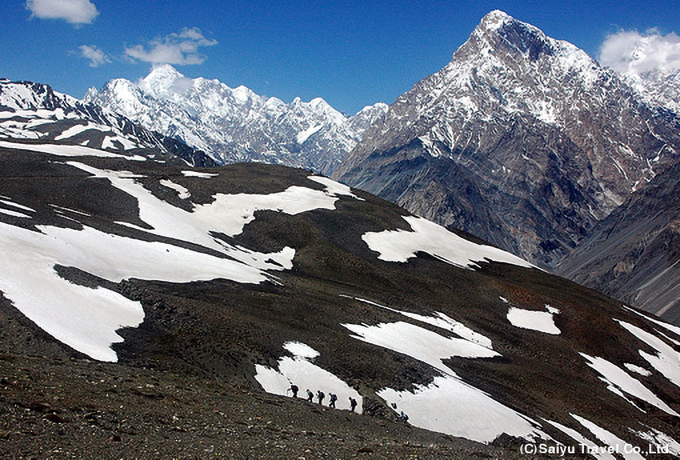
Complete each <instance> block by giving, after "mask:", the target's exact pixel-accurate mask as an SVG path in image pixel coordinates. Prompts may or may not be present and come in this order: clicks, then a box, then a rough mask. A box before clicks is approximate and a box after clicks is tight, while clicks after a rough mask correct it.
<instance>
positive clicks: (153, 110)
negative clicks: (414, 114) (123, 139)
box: [84, 65, 387, 174]
mask: <svg viewBox="0 0 680 460" xmlns="http://www.w3.org/2000/svg"><path fill="white" fill-rule="evenodd" d="M84 100H85V101H87V102H91V103H95V104H98V105H100V106H102V107H106V108H108V109H110V110H112V111H115V112H118V113H121V114H123V115H125V116H126V117H128V118H130V119H132V120H134V121H136V122H139V123H140V124H142V125H143V126H146V127H147V128H148V129H153V130H155V131H159V132H162V133H164V134H165V135H168V136H171V137H175V138H177V139H181V140H182V141H184V142H186V143H187V144H188V145H190V146H192V147H195V148H198V149H200V150H202V151H205V152H207V153H208V154H209V155H210V156H211V157H212V158H213V159H214V160H215V161H216V162H218V163H233V162H237V161H259V162H265V163H276V164H284V165H288V166H296V167H304V168H308V169H313V170H315V171H318V172H321V173H324V174H330V173H331V172H332V171H333V170H334V169H335V167H336V166H337V165H338V164H339V163H340V161H341V160H342V159H343V158H344V157H345V155H346V154H347V153H348V152H349V151H350V150H351V149H352V148H353V147H354V146H355V145H356V144H357V142H359V140H360V139H361V136H362V134H363V132H364V131H365V130H366V128H367V127H368V126H369V125H370V123H371V122H372V121H373V119H375V118H376V117H379V116H381V115H382V114H383V113H384V112H385V111H386V109H387V105H386V104H382V103H379V104H376V105H373V106H368V107H366V108H364V109H363V110H362V111H360V112H359V113H358V114H356V115H354V116H352V117H347V116H345V115H344V114H342V113H340V112H338V111H337V110H335V109H333V108H332V107H331V106H330V105H328V103H326V102H325V101H324V100H323V99H321V98H316V99H313V100H311V101H310V102H303V101H302V100H300V99H299V98H296V99H295V100H294V101H293V102H291V103H290V104H286V103H284V102H283V101H281V100H280V99H277V98H274V97H271V98H265V97H262V96H259V95H257V94H255V93H254V92H253V91H251V90H250V89H248V88H246V87H244V86H239V87H237V88H230V87H229V86H227V85H225V84H224V83H221V82H219V81H218V80H207V79H204V78H196V79H190V78H187V77H185V76H184V75H182V74H181V73H179V72H178V71H177V70H176V69H175V68H174V67H172V66H170V65H163V66H159V67H157V68H155V69H154V70H153V71H152V72H151V73H150V74H149V75H148V76H147V77H146V78H144V79H143V80H142V81H141V82H140V83H139V84H134V83H132V82H130V81H128V80H125V79H118V80H112V81H110V82H108V83H107V84H106V85H104V87H103V88H102V89H100V90H96V89H92V90H90V91H89V92H88V94H87V95H86V97H85V99H84Z"/></svg>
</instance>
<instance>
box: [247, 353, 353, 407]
mask: <svg viewBox="0 0 680 460" xmlns="http://www.w3.org/2000/svg"><path fill="white" fill-rule="evenodd" d="M283 347H284V348H285V349H286V350H287V351H288V352H289V353H291V354H292V355H293V357H292V358H291V357H288V356H284V357H283V358H281V359H280V360H279V363H278V364H279V365H278V370H276V369H271V368H268V367H266V366H262V365H259V364H258V365H256V366H255V371H256V374H255V380H257V381H258V383H259V384H260V385H262V388H264V390H265V391H266V392H268V393H272V394H278V395H283V396H292V393H291V390H290V387H291V385H292V384H295V385H297V386H298V387H299V388H300V392H299V393H298V397H299V398H305V399H306V390H307V389H309V390H311V392H312V393H313V394H314V402H316V401H317V398H316V393H317V391H319V390H320V391H323V392H324V393H325V395H326V397H325V399H324V405H328V403H329V402H330V393H334V394H335V395H337V397H338V401H337V402H336V404H335V407H336V409H346V410H350V402H349V398H350V397H352V398H354V399H356V401H357V407H356V409H355V412H357V413H361V407H362V401H363V398H362V397H361V395H360V394H359V393H358V392H357V391H356V390H354V389H353V388H351V387H350V386H349V385H347V383H345V382H343V381H342V380H340V379H339V378H338V377H336V376H335V375H333V374H331V373H330V372H328V371H326V370H324V369H322V368H320V367H319V366H317V365H315V364H314V363H313V362H312V360H313V359H314V358H316V357H317V356H319V352H317V351H316V350H314V349H313V348H312V347H310V346H308V345H306V344H304V343H300V342H287V343H285V344H284V345H283Z"/></svg>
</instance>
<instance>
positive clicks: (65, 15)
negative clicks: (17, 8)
mask: <svg viewBox="0 0 680 460" xmlns="http://www.w3.org/2000/svg"><path fill="white" fill-rule="evenodd" d="M26 9H28V10H29V11H30V12H31V17H36V18H39V19H63V20H64V21H66V22H69V23H71V24H91V23H92V21H94V19H95V18H96V17H97V16H98V15H99V11H97V7H96V6H95V5H94V3H92V2H90V0H26Z"/></svg>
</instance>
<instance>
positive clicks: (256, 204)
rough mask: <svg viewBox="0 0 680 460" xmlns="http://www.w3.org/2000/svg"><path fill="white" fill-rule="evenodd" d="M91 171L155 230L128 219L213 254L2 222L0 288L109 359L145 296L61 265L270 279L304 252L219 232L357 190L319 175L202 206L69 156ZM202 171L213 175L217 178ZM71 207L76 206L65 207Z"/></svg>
mask: <svg viewBox="0 0 680 460" xmlns="http://www.w3.org/2000/svg"><path fill="white" fill-rule="evenodd" d="M0 146H4V147H12V148H24V149H27V150H28V149H30V150H33V151H42V152H46V153H51V154H54V155H65V156H83V155H90V156H92V155H94V156H103V157H110V156H115V157H118V158H128V159H129V157H122V156H120V155H115V154H112V153H109V152H102V151H100V150H95V149H90V148H87V147H78V146H63V145H30V146H28V145H25V146H21V145H20V144H14V143H9V142H2V141H0ZM66 164H68V165H70V166H72V167H74V168H78V169H80V170H83V171H86V172H88V173H90V174H91V175H92V177H97V178H106V179H108V180H109V181H110V183H111V184H112V185H113V186H114V187H116V188H118V189H120V190H122V191H124V192H126V193H127V194H129V195H131V196H133V197H134V198H136V200H137V202H138V207H139V210H140V218H141V219H142V220H143V221H144V222H145V223H147V224H148V225H149V226H151V227H152V229H151V230H147V229H143V228H141V227H137V226H134V225H131V224H129V223H121V224H122V225H126V226H128V227H132V228H135V229H137V230H139V231H143V232H147V233H149V234H151V235H157V236H163V237H168V238H172V239H174V240H180V241H185V242H189V243H194V244H197V245H199V246H202V247H204V248H207V249H210V250H212V251H214V252H213V253H212V254H211V253H210V251H208V250H206V251H205V252H203V251H197V250H190V249H185V248H182V247H179V246H175V245H172V244H167V243H161V242H148V241H143V240H138V239H133V238H126V237H121V236H117V235H113V234H108V233H104V232H102V231H99V230H96V229H94V228H91V227H88V226H84V227H83V228H82V230H73V229H67V228H61V227H51V226H39V227H38V230H39V231H31V230H28V229H25V228H21V227H17V226H12V225H8V224H4V223H1V222H0V250H1V251H2V254H3V257H2V260H1V261H0V290H1V291H2V292H3V293H4V295H5V296H6V297H7V298H8V299H10V300H11V301H12V302H13V303H14V305H15V307H16V308H18V309H19V310H20V311H21V312H22V313H23V314H24V315H26V317H28V318H29V319H31V320H32V321H33V322H35V323H36V324H37V325H38V326H39V327H41V328H42V329H43V330H45V331H46V332H48V333H49V334H51V335H52V336H53V337H55V338H56V339H58V340H60V341H61V342H63V343H65V344H67V345H69V346H71V347H73V348H74V349H76V350H78V351H80V352H82V353H85V354H87V355H88V356H90V357H92V358H94V359H98V360H102V361H116V360H117V356H116V354H115V352H114V351H113V350H112V349H111V344H113V343H117V342H120V341H122V338H121V337H120V336H119V335H118V334H116V331H117V330H118V329H120V328H122V327H136V326H138V325H139V324H140V323H141V322H142V321H143V319H144V311H143V309H142V307H141V305H140V304H139V303H137V302H132V301H130V300H128V299H126V298H124V297H122V296H121V295H119V294H117V293H115V292H112V291H109V290H106V289H103V288H98V289H91V288H86V287H83V286H79V285H76V284H73V283H70V282H68V281H66V280H64V279H63V278H61V277H60V276H59V275H58V274H57V272H56V270H55V266H56V265H61V266H65V267H75V268H78V269H80V270H83V271H85V272H87V273H90V274H92V275H95V276H98V277H101V278H104V279H106V280H109V281H112V282H120V281H121V280H123V279H129V278H133V277H134V278H138V279H146V280H159V281H168V282H177V283H185V282H191V281H202V280H212V279H217V278H223V279H229V280H232V281H235V282H239V283H261V282H263V281H266V280H271V279H272V277H271V275H269V274H267V273H266V272H265V270H269V271H272V270H281V269H290V268H292V265H293V257H294V255H295V250H294V249H292V248H284V249H283V250H282V251H280V252H278V253H259V252H256V251H251V250H248V249H246V248H242V247H235V246H231V245H228V244H226V243H225V242H223V241H220V240H218V239H215V238H213V237H212V235H211V233H212V232H216V233H222V234H226V235H236V234H239V233H240V232H241V231H242V230H243V227H244V226H245V225H246V224H247V223H249V222H252V221H253V220H254V219H255V217H254V214H255V212H256V211H259V210H273V211H278V212H285V213H288V214H297V213H301V212H305V211H310V210H313V209H335V202H336V201H337V200H338V196H339V195H346V196H353V195H352V194H351V192H350V190H349V188H348V187H346V186H344V185H341V184H337V183H335V182H332V181H330V180H328V179H325V178H317V177H310V179H311V180H312V181H314V182H317V183H320V184H321V185H324V187H326V189H325V190H315V189H311V188H306V187H300V186H296V187H290V188H288V189H287V190H285V191H283V192H280V193H273V194H269V195H256V194H250V195H247V194H238V195H228V194H218V195H217V196H215V200H214V202H213V203H211V204H205V205H197V206H195V208H194V210H193V212H188V211H185V210H183V209H180V208H176V207H174V206H172V205H171V204H169V203H167V202H165V201H162V200H159V199H158V198H156V197H155V196H154V195H153V194H152V193H151V192H150V191H149V190H147V189H145V188H144V187H143V185H142V184H140V183H139V182H137V179H139V176H136V175H134V174H132V173H128V172H120V171H105V170H100V169H97V168H93V167H91V166H88V165H85V164H84V163H80V162H75V161H71V162H68V163H66ZM202 174H203V173H197V174H186V175H194V176H196V175H198V177H212V175H202ZM162 185H163V186H165V187H169V188H172V189H174V190H176V191H177V192H178V193H179V194H180V197H182V198H183V199H186V198H189V197H190V192H189V190H188V189H186V188H185V187H182V186H179V185H178V184H175V183H173V182H171V181H164V182H163V183H162ZM2 204H3V205H5V206H8V207H9V208H13V209H0V213H2V214H5V215H10V216H12V217H18V218H24V219H30V218H31V213H34V212H35V211H33V210H32V209H30V208H27V207H24V206H21V205H19V204H16V203H13V202H11V201H9V199H8V198H7V197H3V201H2ZM48 204H50V205H52V207H53V208H54V209H55V212H56V213H57V214H58V215H59V216H61V217H62V218H65V219H69V220H71V221H76V222H77V220H76V219H75V217H77V216H80V215H82V213H77V212H68V214H69V215H68V216H67V215H66V214H65V213H64V208H61V207H59V206H56V205H54V204H51V203H48ZM66 211H68V210H66Z"/></svg>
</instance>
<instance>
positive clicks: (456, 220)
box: [334, 11, 680, 267]
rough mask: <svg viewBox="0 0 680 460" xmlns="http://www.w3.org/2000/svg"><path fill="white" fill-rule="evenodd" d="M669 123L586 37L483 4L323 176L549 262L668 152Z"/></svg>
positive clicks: (673, 136)
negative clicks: (576, 39)
mask: <svg viewBox="0 0 680 460" xmlns="http://www.w3.org/2000/svg"><path fill="white" fill-rule="evenodd" d="M675 123H677V121H676V120H675V119H671V118H663V117H659V116H657V115H656V112H655V110H654V108H653V107H650V106H648V105H646V104H644V101H642V100H641V99H640V98H638V97H637V96H636V94H635V92H634V91H633V90H632V88H631V87H630V86H629V85H627V84H625V83H624V82H623V81H622V80H621V79H620V78H618V77H617V76H616V75H615V73H614V72H613V71H611V70H609V69H606V68H603V67H601V66H600V65H599V64H598V63H597V62H596V61H595V60H594V59H592V58H591V57H590V56H588V54H587V53H585V52H584V51H583V50H580V49H579V48H577V47H576V46H574V45H572V44H570V43H568V42H565V41H562V40H557V39H553V38H550V37H548V36H547V35H546V34H545V33H543V32H542V31H541V30H539V29H538V28H536V27H534V26H532V25H529V24H526V23H523V22H521V21H519V20H516V19H514V18H512V17H511V16H508V15H507V14H505V13H503V12H500V11H494V12H492V13H490V14H488V15H487V16H485V17H484V19H483V20H482V21H481V23H480V24H479V25H478V26H477V27H476V28H475V29H474V31H473V32H472V33H471V35H470V37H469V39H468V40H467V41H466V42H465V43H464V44H463V45H462V46H461V47H460V48H458V50H456V51H455V52H454V53H453V56H452V59H451V61H450V62H449V63H448V64H447V65H446V66H445V67H444V68H443V69H442V70H440V71H439V72H437V73H435V74H433V75H431V76H429V77H426V78H424V79H423V80H421V81H420V82H418V83H417V84H416V85H415V86H414V87H413V88H412V89H411V90H410V91H408V92H406V93H405V94H403V95H402V96H400V97H399V98H398V99H397V101H396V102H395V103H394V104H392V105H391V106H390V108H389V111H388V112H387V114H386V115H385V116H384V117H379V119H378V120H377V121H376V122H375V123H373V125H372V126H371V128H369V129H368V131H367V132H366V134H365V135H364V136H363V139H362V141H361V143H359V144H358V145H357V146H356V147H355V149H354V150H353V151H352V152H351V153H350V154H349V155H348V157H347V158H346V159H345V161H344V162H343V164H342V165H340V167H339V168H337V169H336V170H335V173H334V177H335V178H337V179H340V180H342V181H344V182H346V183H349V184H351V185H353V186H356V187H358V188H363V189H364V190H367V191H370V192H372V193H376V194H378V195H380V196H381V197H383V198H386V199H388V200H393V201H397V202H398V203H399V204H401V205H403V206H405V207H407V208H408V209H409V210H410V211H411V212H415V213H417V214H419V215H421V216H424V217H427V218H430V219H433V220H435V221H437V222H438V223H441V224H444V225H452V226H455V227H458V228H462V229H464V230H466V231H468V232H470V233H473V234H476V235H477V236H480V237H482V238H484V239H486V240H487V241H490V242H492V243H493V244H497V245H499V246H501V247H503V248H504V249H506V250H509V251H512V252H514V253H516V254H521V255H522V256H523V257H526V258H528V259H529V260H531V261H532V262H536V263H538V264H539V265H542V266H546V267H550V266H552V265H553V264H554V263H555V262H556V261H558V260H559V259H560V258H561V257H563V256H564V255H565V254H567V253H568V252H569V251H570V250H571V249H572V248H573V247H574V246H575V245H576V244H577V243H578V241H579V240H580V238H581V237H582V235H584V234H585V233H587V232H588V231H589V229H590V228H592V226H593V225H594V223H595V222H596V221H598V220H599V219H602V218H603V217H605V216H606V215H607V214H609V213H610V212H611V211H612V210H613V209H614V208H616V207H617V206H618V205H620V204H621V203H622V202H623V201H624V200H625V198H626V197H627V196H628V195H629V194H630V193H631V192H632V191H634V190H635V189H636V188H639V187H642V186H644V184H645V183H646V182H647V181H648V180H650V178H652V177H654V175H655V174H659V173H661V172H662V171H663V170H664V169H665V168H667V167H668V166H669V165H671V164H672V162H673V161H674V159H675V158H677V157H678V152H680V137H679V136H678V135H677V133H678V130H677V129H676V128H675ZM454 178H455V179H454Z"/></svg>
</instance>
